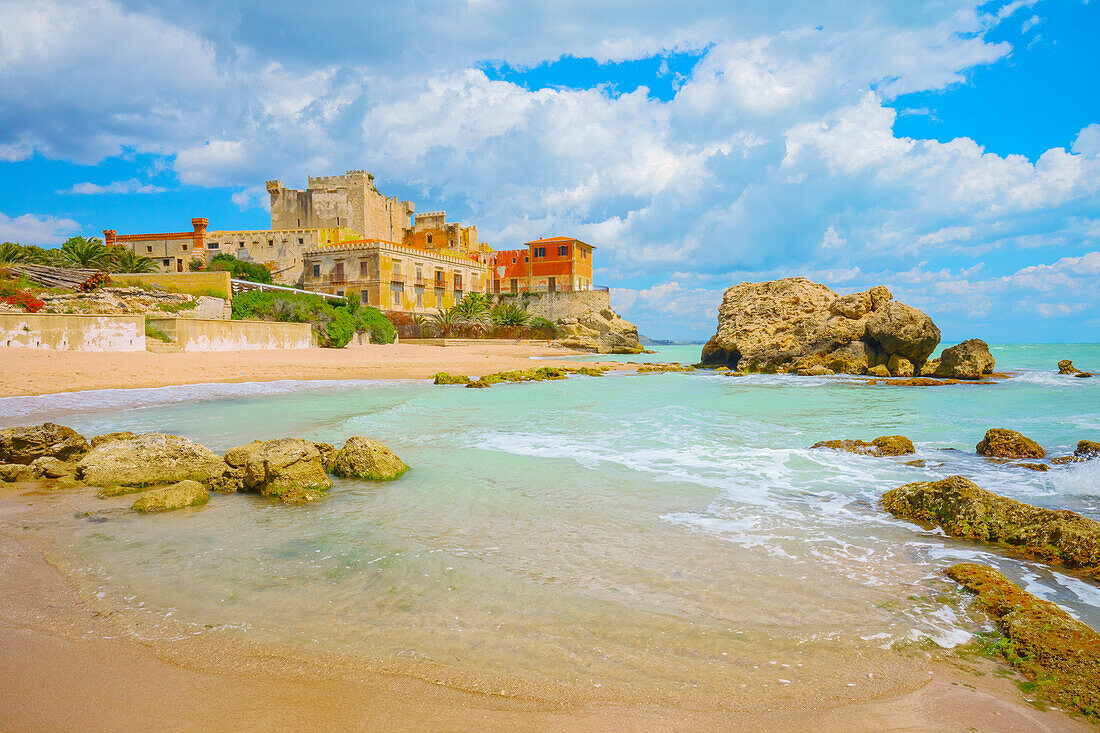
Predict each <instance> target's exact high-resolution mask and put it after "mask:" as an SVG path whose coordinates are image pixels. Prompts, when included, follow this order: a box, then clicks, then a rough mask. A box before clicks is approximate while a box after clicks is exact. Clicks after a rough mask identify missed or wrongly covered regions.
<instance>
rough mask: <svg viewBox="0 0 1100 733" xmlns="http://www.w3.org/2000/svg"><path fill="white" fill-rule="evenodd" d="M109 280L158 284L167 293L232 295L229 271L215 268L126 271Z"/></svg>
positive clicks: (224, 296)
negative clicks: (180, 270) (203, 270)
mask: <svg viewBox="0 0 1100 733" xmlns="http://www.w3.org/2000/svg"><path fill="white" fill-rule="evenodd" d="M111 282H112V283H114V284H116V285H120V286H126V285H140V286H142V287H145V288H149V287H151V286H153V285H159V286H160V287H162V288H164V289H165V290H167V291H168V292H169V293H187V294H188V295H210V296H213V297H215V298H225V299H226V300H228V299H230V298H231V297H232V295H233V294H232V291H231V290H230V287H229V273H228V272H221V271H217V270H213V271H209V272H128V273H112V274H111Z"/></svg>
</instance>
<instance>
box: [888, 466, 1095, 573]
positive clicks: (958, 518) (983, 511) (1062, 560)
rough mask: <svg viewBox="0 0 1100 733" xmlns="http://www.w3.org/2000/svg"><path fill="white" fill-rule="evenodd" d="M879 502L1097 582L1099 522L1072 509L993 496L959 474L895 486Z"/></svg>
mask: <svg viewBox="0 0 1100 733" xmlns="http://www.w3.org/2000/svg"><path fill="white" fill-rule="evenodd" d="M882 506H883V507H884V508H885V509H886V510H887V511H888V512H890V513H891V514H893V515H894V516H897V517H902V518H905V519H915V520H919V521H923V522H929V523H931V524H935V525H937V526H939V527H941V528H942V529H943V530H944V531H945V532H947V534H949V535H951V536H953V537H962V538H965V539H969V540H979V541H982V542H992V543H996V544H1000V545H1004V546H1007V547H1010V548H1012V549H1014V550H1017V551H1019V552H1022V553H1023V554H1025V555H1027V556H1028V557H1032V558H1035V559H1037V560H1042V561H1044V562H1050V563H1057V564H1061V565H1065V566H1066V567H1069V568H1077V569H1079V570H1080V571H1082V572H1083V573H1085V574H1086V575H1089V576H1090V577H1092V578H1093V579H1094V580H1100V523H1097V522H1095V521H1093V520H1092V519H1089V518H1088V517H1084V516H1081V515H1080V514H1077V513H1075V512H1071V511H1068V510H1065V509H1061V510H1052V509H1044V508H1042V507H1036V506H1031V505H1030V504H1024V503H1023V502H1019V501H1016V500H1015V499H1009V498H1007V497H1003V496H998V495H997V494H994V493H993V492H992V491H986V490H985V489H983V488H980V487H979V486H977V485H976V484H975V483H974V482H973V481H970V480H969V479H967V478H965V477H963V476H949V477H948V478H945V479H942V480H940V481H918V482H916V483H911V484H905V485H904V486H899V487H898V488H896V489H893V490H891V491H888V492H886V493H885V494H884V495H883V497H882Z"/></svg>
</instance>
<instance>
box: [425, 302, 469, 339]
mask: <svg viewBox="0 0 1100 733" xmlns="http://www.w3.org/2000/svg"><path fill="white" fill-rule="evenodd" d="M431 319H432V322H433V323H434V324H435V326H436V328H438V329H439V333H440V335H441V336H443V338H450V336H451V329H453V328H454V327H455V326H461V325H463V324H464V323H465V320H466V319H465V318H463V317H462V315H461V314H459V312H458V309H456V308H441V309H439V310H437V311H436V312H435V313H433V314H432V315H431Z"/></svg>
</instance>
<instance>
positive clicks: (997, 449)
mask: <svg viewBox="0 0 1100 733" xmlns="http://www.w3.org/2000/svg"><path fill="white" fill-rule="evenodd" d="M974 449H975V450H977V451H978V453H979V454H980V455H983V456H989V457H991V458H1045V457H1046V454H1047V452H1046V451H1045V450H1043V446H1041V445H1039V444H1038V443H1036V442H1035V441H1034V440H1032V439H1031V438H1029V437H1027V436H1026V435H1023V434H1022V433H1018V432H1016V431H1015V430H1006V429H1004V428H990V429H989V430H987V431H985V437H984V438H982V440H981V442H980V443H978V444H977V445H976V446H974Z"/></svg>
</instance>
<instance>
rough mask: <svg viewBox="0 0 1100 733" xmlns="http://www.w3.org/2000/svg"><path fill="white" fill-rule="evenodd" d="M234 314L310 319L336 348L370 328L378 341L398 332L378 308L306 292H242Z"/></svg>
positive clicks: (323, 340)
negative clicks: (333, 299)
mask: <svg viewBox="0 0 1100 733" xmlns="http://www.w3.org/2000/svg"><path fill="white" fill-rule="evenodd" d="M233 318H234V319H235V320H243V319H252V320H260V321H281V322H283V323H309V324H310V325H312V326H313V332H314V333H315V334H316V335H317V342H318V343H319V344H321V346H324V347H327V348H332V349H340V348H343V347H344V346H346V345H347V344H348V342H349V341H351V339H352V336H354V335H355V334H356V333H366V332H368V331H369V332H370V340H371V343H375V344H390V343H393V339H394V336H396V335H397V329H396V328H394V326H393V324H392V323H390V321H389V319H387V318H386V317H385V316H384V315H382V312H381V311H379V310H378V309H377V308H371V307H370V306H364V305H359V304H358V303H356V304H355V306H352V305H351V304H350V303H349V302H348V301H346V300H345V301H330V300H328V299H326V298H322V297H320V296H318V295H306V294H304V293H272V292H262V291H258V290H255V291H252V292H251V293H241V294H240V295H237V296H235V297H234V298H233Z"/></svg>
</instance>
